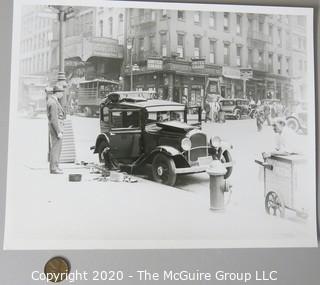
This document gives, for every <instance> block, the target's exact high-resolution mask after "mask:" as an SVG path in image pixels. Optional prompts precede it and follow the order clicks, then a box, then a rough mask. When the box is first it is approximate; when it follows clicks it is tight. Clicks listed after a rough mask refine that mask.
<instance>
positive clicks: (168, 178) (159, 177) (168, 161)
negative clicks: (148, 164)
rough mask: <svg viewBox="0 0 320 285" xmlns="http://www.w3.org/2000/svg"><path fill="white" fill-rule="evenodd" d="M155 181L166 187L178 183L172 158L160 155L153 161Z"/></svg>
mask: <svg viewBox="0 0 320 285" xmlns="http://www.w3.org/2000/svg"><path fill="white" fill-rule="evenodd" d="M152 177H153V180H154V181H156V182H159V183H162V184H165V185H169V186H173V185H174V184H175V183H176V179H177V174H176V166H175V164H174V161H173V159H172V158H170V157H168V156H166V155H164V154H162V153H159V154H157V155H156V156H155V157H154V159H153V161H152Z"/></svg>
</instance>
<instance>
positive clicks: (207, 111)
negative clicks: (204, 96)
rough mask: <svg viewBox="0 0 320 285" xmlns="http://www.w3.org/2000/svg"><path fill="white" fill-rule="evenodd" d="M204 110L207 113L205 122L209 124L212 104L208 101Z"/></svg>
mask: <svg viewBox="0 0 320 285" xmlns="http://www.w3.org/2000/svg"><path fill="white" fill-rule="evenodd" d="M204 110H205V112H206V117H205V122H207V121H208V120H210V110H211V108H210V104H209V102H208V101H206V102H205V104H204Z"/></svg>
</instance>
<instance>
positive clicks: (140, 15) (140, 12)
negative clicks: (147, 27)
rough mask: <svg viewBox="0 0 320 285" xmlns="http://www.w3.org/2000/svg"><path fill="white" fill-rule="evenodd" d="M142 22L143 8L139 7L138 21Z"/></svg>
mask: <svg viewBox="0 0 320 285" xmlns="http://www.w3.org/2000/svg"><path fill="white" fill-rule="evenodd" d="M143 22H144V9H139V23H143Z"/></svg>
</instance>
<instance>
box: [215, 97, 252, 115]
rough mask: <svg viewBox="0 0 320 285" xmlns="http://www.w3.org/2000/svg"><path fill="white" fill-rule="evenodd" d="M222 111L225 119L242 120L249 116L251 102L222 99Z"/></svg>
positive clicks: (237, 99)
mask: <svg viewBox="0 0 320 285" xmlns="http://www.w3.org/2000/svg"><path fill="white" fill-rule="evenodd" d="M219 103H220V106H221V111H223V112H224V114H225V117H226V118H227V117H231V118H233V119H237V120H240V119H241V117H243V116H249V114H250V109H249V100H247V99H239V98H234V99H221V100H220V101H219Z"/></svg>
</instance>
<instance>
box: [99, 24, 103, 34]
mask: <svg viewBox="0 0 320 285" xmlns="http://www.w3.org/2000/svg"><path fill="white" fill-rule="evenodd" d="M99 29H100V37H103V20H100V21H99Z"/></svg>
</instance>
